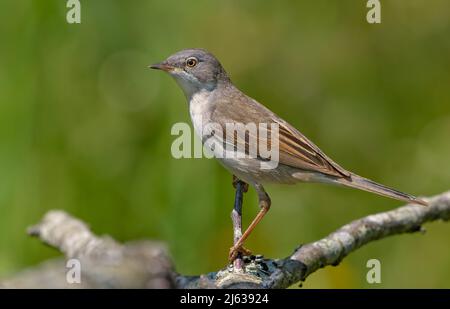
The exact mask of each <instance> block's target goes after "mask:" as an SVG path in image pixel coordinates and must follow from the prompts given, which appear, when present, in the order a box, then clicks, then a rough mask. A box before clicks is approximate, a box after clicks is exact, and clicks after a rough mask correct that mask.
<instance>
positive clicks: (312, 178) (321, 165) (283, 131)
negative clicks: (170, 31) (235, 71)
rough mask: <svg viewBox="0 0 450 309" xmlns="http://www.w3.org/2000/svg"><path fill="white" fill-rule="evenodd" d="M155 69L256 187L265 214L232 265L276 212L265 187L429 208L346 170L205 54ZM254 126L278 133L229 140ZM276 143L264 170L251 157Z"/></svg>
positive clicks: (183, 54)
mask: <svg viewBox="0 0 450 309" xmlns="http://www.w3.org/2000/svg"><path fill="white" fill-rule="evenodd" d="M149 67H150V68H152V69H157V70H162V71H165V72H167V73H168V74H169V75H170V76H172V77H173V78H174V79H175V81H176V82H177V84H178V85H179V86H180V88H181V89H182V91H183V93H184V95H185V97H186V100H187V102H188V106H189V114H190V117H191V120H192V124H193V127H194V131H195V133H196V134H197V135H198V136H199V137H200V138H201V139H202V142H203V144H204V145H205V144H206V143H207V142H208V141H211V140H213V141H214V142H215V143H213V144H214V145H215V147H216V149H212V151H213V152H216V153H221V154H223V153H224V151H225V154H227V153H228V152H231V155H230V154H229V153H228V155H221V156H217V157H216V158H217V159H218V160H219V162H220V163H221V164H222V165H223V166H224V167H225V168H226V169H228V170H229V171H230V172H231V173H232V174H233V176H234V177H236V178H237V179H238V180H240V181H243V182H244V183H246V184H249V185H251V186H252V187H253V188H254V189H255V191H256V193H257V196H258V205H259V207H260V210H259V212H258V214H257V215H256V217H255V218H254V219H253V221H252V222H251V223H250V225H249V226H248V228H247V229H246V230H245V232H244V233H243V234H242V236H241V237H240V238H238V239H236V240H235V242H234V245H233V246H232V247H231V248H230V252H229V259H230V260H231V261H233V260H235V259H236V257H237V256H238V255H240V254H248V253H249V252H250V251H249V250H247V249H245V248H244V246H243V245H244V242H245V240H246V239H247V238H248V236H249V235H250V234H251V232H252V231H253V230H254V228H255V227H256V226H257V225H258V223H259V222H260V221H261V219H262V218H263V217H264V216H265V215H266V213H267V212H268V210H269V209H270V207H271V199H270V197H269V195H268V194H267V192H266V191H265V189H264V185H266V184H269V183H279V184H295V183H301V182H315V183H327V184H336V185H341V186H345V187H351V188H356V189H360V190H364V191H368V192H371V193H375V194H378V195H382V196H385V197H389V198H393V199H397V200H400V201H404V202H407V203H414V204H419V205H423V206H427V205H428V203H427V202H426V201H425V200H424V199H420V198H417V197H415V196H413V195H410V194H407V193H403V192H400V191H398V190H395V189H392V188H390V187H387V186H385V185H382V184H379V183H376V182H375V181H372V180H370V179H368V178H364V177H362V176H359V175H357V174H355V173H352V172H350V171H348V170H346V169H344V168H343V167H341V166H340V165H339V164H337V163H336V162H334V161H333V160H332V159H331V158H329V157H328V156H327V155H326V154H325V153H324V152H323V151H322V150H320V148H319V147H318V146H316V145H315V144H314V143H313V142H312V141H310V140H309V139H308V138H307V137H306V136H305V135H303V134H302V133H301V132H300V131H299V130H297V129H296V128H295V127H294V126H292V125H291V124H289V123H288V122H287V121H285V120H283V119H282V118H281V117H280V116H278V115H277V114H275V113H274V112H272V111H271V110H269V109H268V108H267V107H265V106H264V105H262V104H261V103H259V102H257V101H256V100H255V99H253V98H251V97H249V96H247V95H246V94H245V93H244V92H242V91H241V90H239V89H238V88H237V87H236V86H235V85H234V84H233V82H232V81H231V79H230V77H229V75H228V73H227V72H226V71H225V69H224V68H223V66H222V64H221V63H220V62H219V60H218V59H217V58H216V57H215V56H214V55H213V54H212V53H210V52H209V51H207V50H205V49H201V48H191V49H183V50H181V51H178V52H176V53H174V54H172V55H171V56H169V57H168V58H167V59H166V60H164V61H162V62H159V63H156V64H153V65H150V66H149ZM251 123H253V124H255V125H256V126H257V127H258V128H260V126H259V125H261V124H271V125H276V128H275V129H274V130H272V127H270V128H266V134H259V133H258V132H257V133H254V132H250V131H251V130H248V131H247V132H244V133H242V132H239V134H233V136H232V137H231V138H226V137H225V135H226V134H225V132H226V128H227V125H228V124H251ZM208 124H215V128H216V129H217V127H219V129H220V128H222V132H219V131H220V130H209V131H208V133H207V134H205V132H204V128H205V126H207V125H208ZM216 131H217V132H218V133H217V132H216ZM272 131H277V136H276V140H275V139H273V138H272V139H271V138H270V137H271V136H272V135H270V137H268V133H272ZM215 133H217V134H215ZM227 137H229V136H227ZM239 137H241V138H239ZM275 142H276V143H277V148H278V149H277V150H278V153H277V156H276V157H277V162H276V165H275V166H274V167H273V168H262V164H263V163H264V162H267V161H268V158H267V157H262V156H261V155H260V154H259V150H257V153H256V155H253V156H245V154H248V153H249V149H255V148H257V149H259V147H260V146H261V145H262V144H269V146H272V145H273V146H275ZM218 145H219V146H218ZM221 146H222V147H221ZM227 146H231V147H227ZM266 146H267V145H266ZM224 149H225V150H224ZM238 152H242V153H241V154H243V155H241V156H239V155H238Z"/></svg>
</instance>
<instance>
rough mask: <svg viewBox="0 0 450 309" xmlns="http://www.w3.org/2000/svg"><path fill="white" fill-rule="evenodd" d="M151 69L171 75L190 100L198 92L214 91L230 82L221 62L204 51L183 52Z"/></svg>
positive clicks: (185, 50)
mask: <svg viewBox="0 0 450 309" xmlns="http://www.w3.org/2000/svg"><path fill="white" fill-rule="evenodd" d="M150 68H152V69H157V70H163V71H165V72H167V73H169V74H170V75H171V76H172V77H173V78H175V80H176V81H177V83H178V84H179V85H180V87H181V88H182V89H183V92H184V93H185V95H186V97H188V98H190V97H191V96H192V95H193V94H194V93H196V92H197V91H201V90H207V91H212V90H214V89H215V88H217V86H218V84H220V83H223V82H229V81H230V79H229V78H228V75H227V73H226V72H225V70H224V69H223V67H222V65H221V64H220V62H219V60H217V58H216V57H214V56H213V55H212V54H211V53H210V52H208V51H206V50H204V49H184V50H181V51H179V52H177V53H175V54H173V55H171V56H169V57H168V58H167V59H166V60H164V61H163V62H161V63H157V64H153V65H151V66H150Z"/></svg>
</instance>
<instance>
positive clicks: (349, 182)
mask: <svg viewBox="0 0 450 309" xmlns="http://www.w3.org/2000/svg"><path fill="white" fill-rule="evenodd" d="M337 182H338V183H340V184H342V185H345V186H348V187H352V188H356V189H361V190H364V191H368V192H372V193H375V194H379V195H383V196H386V197H390V198H393V199H397V200H400V201H404V202H407V203H416V204H420V205H423V206H428V202H426V201H424V200H422V199H420V198H417V197H415V196H413V195H410V194H407V193H403V192H400V191H397V190H395V189H392V188H389V187H386V186H384V185H382V184H379V183H376V182H375V181H372V180H370V179H367V178H364V177H361V176H358V175H356V174H351V176H350V177H349V178H339V179H338V180H337Z"/></svg>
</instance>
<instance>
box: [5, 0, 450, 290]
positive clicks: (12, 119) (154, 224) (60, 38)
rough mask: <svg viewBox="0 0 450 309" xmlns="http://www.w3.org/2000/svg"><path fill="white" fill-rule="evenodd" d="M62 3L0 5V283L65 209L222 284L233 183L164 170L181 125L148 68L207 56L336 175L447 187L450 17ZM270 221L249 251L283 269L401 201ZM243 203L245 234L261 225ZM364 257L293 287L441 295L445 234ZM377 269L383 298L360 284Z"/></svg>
mask: <svg viewBox="0 0 450 309" xmlns="http://www.w3.org/2000/svg"><path fill="white" fill-rule="evenodd" d="M65 4H66V1H63V0H53V1H50V0H48V1H13V0H7V1H5V0H3V1H1V3H0V35H1V47H0V276H7V275H10V274H13V273H14V272H17V271H19V270H21V269H23V268H26V267H28V266H30V265H35V264H37V263H38V262H40V261H43V260H45V259H47V258H50V257H53V256H57V255H59V253H58V252H56V250H53V249H51V248H48V247H46V246H44V245H42V244H41V243H40V242H39V241H38V240H36V239H31V238H29V237H28V236H27V235H26V233H25V230H26V227H27V226H29V225H31V224H33V223H36V222H37V221H38V220H39V219H40V218H41V217H42V216H43V214H44V213H45V212H46V211H47V210H49V209H64V210H66V211H68V212H70V213H72V214H73V215H75V216H79V217H80V218H82V219H83V220H85V221H86V222H88V223H89V224H90V226H91V228H92V229H93V231H94V232H96V233H98V234H110V235H111V236H112V237H114V238H116V239H118V240H120V241H129V240H134V239H142V238H151V239H160V240H163V241H165V242H167V244H168V245H169V247H170V250H171V252H172V254H173V257H174V260H175V263H176V265H177V269H178V271H179V272H182V273H184V274H198V273H204V272H208V271H213V270H216V269H217V268H219V267H222V266H224V265H225V264H226V262H227V253H228V249H229V247H230V245H231V241H232V229H231V221H230V219H229V214H230V211H231V209H232V206H233V198H234V192H233V188H232V186H231V175H230V174H229V173H228V172H227V171H225V170H224V169H223V168H222V167H221V166H220V165H219V164H218V163H217V162H215V161H213V160H208V159H180V160H176V159H173V158H172V156H171V153H170V146H171V143H172V141H173V140H174V139H175V137H174V136H171V135H170V128H171V126H172V125H173V124H174V123H175V122H180V121H184V122H189V116H188V111H187V104H186V102H185V98H184V96H183V94H182V92H181V90H180V89H179V88H178V87H177V86H176V84H175V83H174V81H173V80H171V78H170V77H168V76H167V75H165V74H162V73H161V72H155V71H150V70H148V69H147V65H148V64H150V63H154V62H157V61H160V60H162V59H164V58H165V57H166V56H168V55H169V54H171V53H173V52H175V51H177V50H180V49H183V48H188V47H203V48H206V49H209V50H210V51H212V52H213V53H214V54H215V55H216V56H217V57H218V58H219V59H220V60H221V61H222V64H223V65H224V66H225V68H226V69H227V71H228V72H229V73H230V75H231V77H232V79H233V80H234V82H235V83H236V84H237V85H238V87H239V88H240V89H242V90H243V91H245V92H246V93H247V94H249V95H250V96H252V97H254V98H255V99H257V100H259V101H261V102H263V103H264V104H265V105H267V106H268V107H269V108H271V109H272V110H273V111H275V112H276V113H278V114H279V115H281V116H282V117H284V118H285V119H286V120H288V121H289V122H291V123H292V124H293V125H294V126H296V127H297V128H299V129H300V130H301V131H302V132H303V133H305V134H306V135H307V136H308V137H310V138H311V139H312V140H313V141H314V142H315V143H316V144H318V145H319V146H320V147H321V148H322V149H323V150H324V151H325V152H326V153H327V154H328V155H330V156H331V157H332V158H334V159H335V160H336V161H337V162H339V163H340V164H342V165H343V166H344V167H346V168H348V169H350V170H352V171H354V172H357V173H359V174H361V175H364V176H366V177H369V178H372V179H374V180H376V181H379V182H382V183H384V184H387V185H390V186H393V187H395V188H398V189H400V190H404V191H407V192H409V193H413V194H418V195H433V194H437V193H440V192H442V191H445V190H448V189H450V168H449V158H450V74H449V72H450V2H449V1H446V0H436V1H425V0H410V1H382V23H381V24H378V25H370V24H368V23H367V22H366V20H365V16H366V13H367V11H368V9H367V8H366V6H365V5H366V1H354V0H346V1H326V0H320V1H272V2H268V1H265V2H262V1H257V0H253V1H237V0H234V1H211V0H203V1H175V0H170V1H132V2H131V1H106V0H96V1H81V4H82V15H81V24H78V25H77V24H73V25H70V24H68V23H66V19H65V16H66V12H67V8H66V6H65ZM266 189H267V191H268V192H269V194H270V195H271V197H272V201H273V207H272V209H271V211H270V213H269V215H268V216H267V217H266V219H264V221H263V222H262V223H261V225H260V226H259V227H258V228H257V230H256V231H255V232H254V233H253V234H252V236H251V237H250V239H249V241H248V243H247V247H249V248H251V249H252V250H253V251H254V252H256V253H263V254H264V255H266V256H269V257H284V256H287V255H288V254H290V253H291V252H292V250H293V249H294V248H295V247H296V246H297V245H299V244H300V243H306V242H310V241H313V240H317V239H319V238H321V237H323V236H325V235H327V234H328V233H330V232H332V231H333V230H334V229H336V228H338V227H339V226H341V225H343V224H345V223H348V222H349V221H351V220H353V219H356V218H359V217H361V216H365V215H368V214H372V213H376V212H380V211H386V210H389V209H392V208H394V207H397V206H399V205H401V203H399V202H397V201H393V200H388V199H386V198H382V197H377V196H374V195H371V194H369V193H365V192H359V191H355V190H351V189H342V188H335V187H331V186H325V185H314V184H305V185H301V184H300V185H297V186H277V185H274V186H268V187H267V188H266ZM257 210H258V208H257V202H256V196H255V194H254V192H253V191H251V192H250V193H249V194H247V195H246V196H245V204H244V216H245V224H248V222H249V221H250V220H251V218H253V216H254V215H255V214H256V212H257ZM426 229H427V233H426V234H425V235H421V234H419V233H417V234H414V235H403V236H396V237H391V238H389V239H385V240H382V241H378V242H374V243H371V244H369V245H367V246H365V247H363V248H362V249H360V250H358V251H357V252H355V253H353V254H351V255H350V256H349V257H348V258H346V259H345V260H344V262H343V263H342V264H341V265H340V266H339V267H327V268H325V269H323V270H320V271H318V272H316V273H315V274H313V275H312V276H311V277H310V278H309V279H308V280H307V281H306V283H305V284H304V288H362V287H386V288H388V287H389V288H393V287H402V288H403V287H405V288H406V287H424V288H427V287H433V288H449V287H450V245H449V244H450V242H449V234H450V233H449V232H450V224H445V223H442V222H437V223H432V224H428V225H426ZM372 258H376V259H379V260H380V262H381V266H382V283H381V284H379V285H370V284H368V283H367V282H366V272H367V270H368V269H367V268H366V262H367V260H368V259H372Z"/></svg>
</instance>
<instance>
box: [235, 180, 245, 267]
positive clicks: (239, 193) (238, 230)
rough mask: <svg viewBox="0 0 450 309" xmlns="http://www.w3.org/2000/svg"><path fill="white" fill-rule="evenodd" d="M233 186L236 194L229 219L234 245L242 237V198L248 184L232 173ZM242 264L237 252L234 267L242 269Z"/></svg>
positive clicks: (239, 253)
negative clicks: (231, 223)
mask: <svg viewBox="0 0 450 309" xmlns="http://www.w3.org/2000/svg"><path fill="white" fill-rule="evenodd" d="M233 186H234V188H235V189H236V195H235V198H234V208H233V211H232V212H231V220H232V222H233V245H235V244H236V243H237V242H238V241H239V239H240V238H241V237H242V200H243V197H244V193H245V192H247V191H248V184H246V183H245V182H243V181H241V180H239V179H238V178H237V177H236V176H234V175H233ZM243 264H244V261H243V260H242V253H241V252H238V254H237V255H236V259H235V260H234V261H233V265H234V269H236V270H242V266H243Z"/></svg>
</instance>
